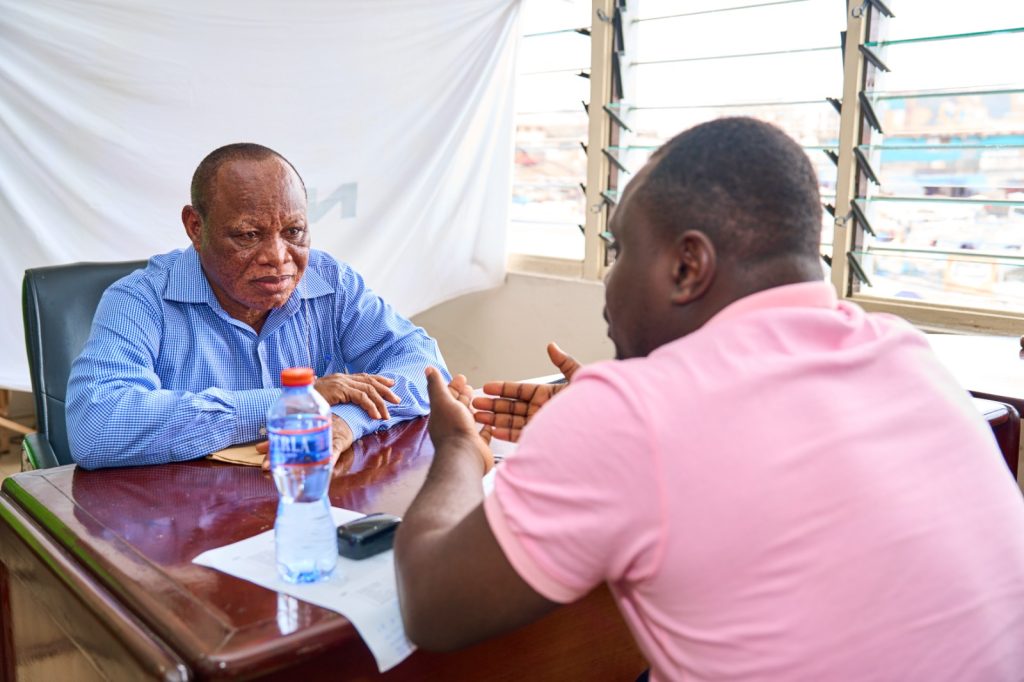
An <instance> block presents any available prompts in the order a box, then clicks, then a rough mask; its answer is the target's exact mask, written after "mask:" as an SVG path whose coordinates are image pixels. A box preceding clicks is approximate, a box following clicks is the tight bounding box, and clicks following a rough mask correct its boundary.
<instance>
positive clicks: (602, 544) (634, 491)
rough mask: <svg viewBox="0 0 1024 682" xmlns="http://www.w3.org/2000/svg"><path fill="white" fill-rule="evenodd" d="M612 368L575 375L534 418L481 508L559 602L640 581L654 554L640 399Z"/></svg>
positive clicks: (656, 509)
mask: <svg viewBox="0 0 1024 682" xmlns="http://www.w3.org/2000/svg"><path fill="white" fill-rule="evenodd" d="M611 366H613V365H612V364H611V363H608V364H605V365H599V366H597V367H595V368H587V369H585V370H582V371H581V372H580V373H579V374H578V375H577V377H576V378H574V380H573V384H572V385H571V386H570V387H569V388H568V389H566V390H565V391H563V392H562V393H560V394H559V395H558V396H557V397H556V398H555V399H554V400H552V401H551V402H550V403H548V404H547V405H546V406H545V407H544V409H542V410H541V411H540V412H539V413H538V414H537V416H536V417H535V418H534V419H533V420H532V421H531V422H530V425H529V426H528V427H527V429H525V430H524V432H523V435H522V438H521V439H520V442H519V447H518V449H517V451H516V453H515V454H514V455H512V456H511V457H509V458H508V459H507V460H506V461H505V462H504V463H503V464H502V465H501V466H500V467H499V469H498V472H497V475H496V480H495V486H494V493H493V494H492V495H491V496H489V497H488V498H487V501H486V502H485V507H484V508H485V512H486V514H487V519H488V523H489V524H490V527H491V531H492V532H493V533H494V536H495V538H496V539H497V541H498V543H499V545H500V546H501V548H502V550H503V551H504V553H505V556H506V558H507V559H508V560H509V563H510V564H512V566H513V567H514V568H515V569H516V572H517V573H518V574H519V575H520V577H522V578H523V580H525V581H526V582H527V583H528V584H529V585H530V586H531V587H533V589H535V590H536V591H537V592H538V593H540V594H541V595H543V596H544V597H546V598H548V599H550V600H552V601H556V602H561V603H566V602H570V601H574V600H576V599H578V598H580V597H582V596H584V595H585V594H586V593H587V592H589V591H590V590H591V589H593V588H594V587H596V586H597V585H599V584H601V583H602V582H612V583H618V582H622V581H626V582H634V581H639V580H642V579H643V578H645V577H647V576H649V575H651V574H653V572H654V571H655V569H656V566H657V562H658V556H659V554H660V551H661V547H660V545H661V543H662V535H663V532H664V527H665V524H664V519H663V513H664V508H665V505H664V502H663V491H662V490H661V488H660V483H659V481H660V477H659V476H658V468H659V467H658V461H659V459H658V453H657V452H655V451H654V450H653V447H652V442H653V441H654V439H653V438H652V437H651V433H650V430H649V429H648V428H647V426H646V424H645V420H644V417H643V410H642V405H641V404H640V400H639V398H638V397H637V396H636V395H635V394H634V392H633V391H631V389H630V386H629V385H628V383H627V382H626V381H625V380H624V379H623V378H622V377H619V376H616V375H615V374H614V373H612V372H611V371H609V370H608V368H609V367H611ZM602 367H603V368H605V369H604V371H601V369H600V368H602Z"/></svg>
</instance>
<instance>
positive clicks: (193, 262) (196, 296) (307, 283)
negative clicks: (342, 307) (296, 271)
mask: <svg viewBox="0 0 1024 682" xmlns="http://www.w3.org/2000/svg"><path fill="white" fill-rule="evenodd" d="M180 253H181V255H180V256H179V257H178V258H177V260H175V261H174V264H173V265H172V266H171V269H170V276H169V277H168V279H167V286H166V287H165V289H164V298H165V299H167V300H168V301H178V302H180V303H207V304H209V305H210V306H212V307H213V308H214V309H217V308H219V307H220V302H219V301H217V297H216V296H215V295H214V293H213V289H212V288H210V282H209V281H208V280H207V279H206V275H205V274H203V266H202V264H201V263H200V262H199V254H198V253H196V250H195V248H194V247H192V246H189V247H188V248H187V249H185V250H184V251H181V252H180ZM312 260H313V254H312V251H310V262H312ZM309 265H310V264H309V263H307V264H306V271H305V272H304V273H303V274H302V279H301V280H299V285H298V286H297V287H296V291H298V293H299V299H300V300H301V299H311V298H317V297H319V296H327V295H329V294H333V293H334V289H333V288H332V287H331V285H330V284H329V283H328V282H327V280H325V279H324V278H323V276H322V275H320V273H319V272H317V271H316V270H315V269H313V268H311V267H309ZM291 298H295V292H292V297H291ZM291 298H290V299H289V300H291Z"/></svg>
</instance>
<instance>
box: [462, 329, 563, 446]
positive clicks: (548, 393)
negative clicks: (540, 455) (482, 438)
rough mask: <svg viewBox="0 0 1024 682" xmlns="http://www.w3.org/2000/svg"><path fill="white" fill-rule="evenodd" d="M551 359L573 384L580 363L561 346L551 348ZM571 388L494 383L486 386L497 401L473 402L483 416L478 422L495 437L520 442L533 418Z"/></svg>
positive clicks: (549, 345)
mask: <svg viewBox="0 0 1024 682" xmlns="http://www.w3.org/2000/svg"><path fill="white" fill-rule="evenodd" d="M548 357H549V358H551V362H552V363H554V365H555V366H556V367H558V369H559V370H560V371H561V372H562V376H564V377H565V379H566V381H572V377H573V375H574V374H575V373H576V370H578V369H579V368H580V363H578V362H576V360H575V359H573V358H572V356H570V355H567V354H566V353H565V351H563V350H562V349H561V348H559V347H558V345H557V344H554V343H549V344H548ZM566 386H568V384H567V383H566V384H528V383H520V382H515V381H490V382H488V383H486V384H484V387H483V388H484V393H486V394H487V395H489V396H498V397H496V398H488V397H479V398H474V399H473V403H472V404H473V407H475V408H476V409H477V410H479V412H477V413H476V414H474V415H473V416H474V419H475V420H476V421H477V422H479V423H481V424H486V425H488V426H490V427H491V433H492V435H493V436H494V437H495V438H499V439H501V440H510V441H518V440H519V435H520V433H521V432H522V430H523V427H524V426H526V424H527V423H528V422H529V421H530V419H532V418H533V415H535V414H536V413H537V411H538V410H540V408H541V407H543V406H544V403H546V402H547V401H549V400H551V399H552V398H553V397H554V396H555V394H557V393H558V392H559V391H561V390H562V389H564V388H565V387H566Z"/></svg>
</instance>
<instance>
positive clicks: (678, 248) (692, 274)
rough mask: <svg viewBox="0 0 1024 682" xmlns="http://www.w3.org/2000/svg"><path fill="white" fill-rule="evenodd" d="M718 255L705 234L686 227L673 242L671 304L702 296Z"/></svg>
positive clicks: (690, 300) (709, 280) (712, 273)
mask: <svg viewBox="0 0 1024 682" xmlns="http://www.w3.org/2000/svg"><path fill="white" fill-rule="evenodd" d="M716 267H717V257H716V254H715V246H714V244H712V243H711V240H710V239H708V236H707V235H706V234H704V233H703V232H699V231H697V230H687V231H686V232H684V233H683V234H682V235H680V236H679V237H678V238H677V239H676V241H675V243H674V244H673V245H672V277H673V280H672V284H673V286H672V294H671V297H670V300H671V302H672V304H673V305H686V304H687V303H690V302H692V301H695V300H697V299H698V298H700V297H701V296H703V295H704V294H705V293H706V292H707V290H708V288H709V287H710V286H711V282H712V281H714V279H715V269H716Z"/></svg>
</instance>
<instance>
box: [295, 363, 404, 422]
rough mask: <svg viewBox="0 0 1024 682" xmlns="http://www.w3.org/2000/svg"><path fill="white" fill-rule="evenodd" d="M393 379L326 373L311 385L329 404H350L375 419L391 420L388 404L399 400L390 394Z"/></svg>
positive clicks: (370, 375)
mask: <svg viewBox="0 0 1024 682" xmlns="http://www.w3.org/2000/svg"><path fill="white" fill-rule="evenodd" d="M394 385H395V381H394V379H388V378H387V377H382V376H379V375H377V374H328V375H327V376H325V377H320V378H319V379H317V380H316V383H315V384H313V388H315V389H316V390H317V391H318V392H319V393H320V395H322V396H323V397H324V400H326V401H327V404H328V405H339V404H343V403H352V404H353V405H359V406H360V407H361V408H363V409H364V410H366V414H368V415H370V416H371V417H373V418H374V419H390V418H391V415H390V414H388V408H387V404H386V403H385V402H384V401H387V402H389V403H392V404H395V405H397V404H398V403H400V402H402V401H401V399H400V398H399V397H398V396H397V395H395V394H394V393H393V392H392V391H391V386H394Z"/></svg>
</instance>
